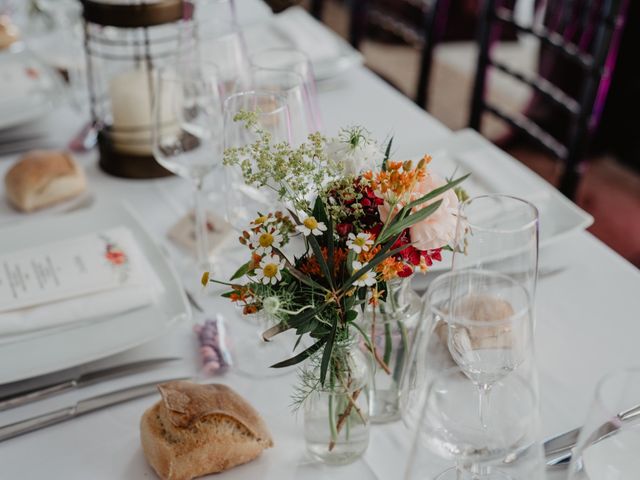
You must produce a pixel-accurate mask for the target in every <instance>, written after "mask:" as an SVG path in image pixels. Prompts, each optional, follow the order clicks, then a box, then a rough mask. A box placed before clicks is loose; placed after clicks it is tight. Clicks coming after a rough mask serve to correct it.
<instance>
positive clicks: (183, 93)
mask: <svg viewBox="0 0 640 480" xmlns="http://www.w3.org/2000/svg"><path fill="white" fill-rule="evenodd" d="M218 82H219V77H218V71H217V69H216V68H215V66H213V65H211V64H192V63H179V64H177V65H175V66H172V67H167V68H163V69H159V70H158V73H157V76H156V81H155V85H154V90H155V92H154V102H153V113H152V119H153V120H152V123H153V125H152V138H153V140H152V141H153V154H154V156H155V159H156V161H157V162H158V163H160V164H161V165H162V166H163V167H165V168H166V169H167V170H170V171H171V172H173V173H175V174H176V175H179V176H181V177H183V178H186V179H188V180H190V181H191V182H192V184H193V185H194V187H195V188H194V190H195V220H196V222H195V223H196V229H195V237H196V250H197V253H196V257H197V267H198V269H199V270H200V272H202V271H205V270H208V269H209V254H208V246H207V236H206V235H207V226H206V215H205V212H204V208H203V204H202V185H203V182H204V178H205V177H206V176H207V175H208V174H209V173H210V172H211V171H213V169H214V168H215V167H216V166H218V165H220V164H221V162H222V146H223V122H222V108H221V102H220V95H219V90H218ZM194 278H195V277H194Z"/></svg>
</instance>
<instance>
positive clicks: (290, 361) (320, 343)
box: [271, 338, 327, 368]
mask: <svg viewBox="0 0 640 480" xmlns="http://www.w3.org/2000/svg"><path fill="white" fill-rule="evenodd" d="M325 343H327V339H326V338H321V339H320V340H318V341H317V342H316V343H314V344H313V345H311V346H310V347H309V348H307V349H306V350H303V351H302V352H300V353H299V354H298V355H296V356H295V357H291V358H289V359H287V360H283V361H282V362H278V363H274V364H273V365H271V368H284V367H290V366H292V365H297V364H298V363H300V362H302V361H304V360H306V359H307V358H309V357H310V356H311V355H313V354H314V353H316V352H317V351H318V350H320V349H321V348H322V346H323V345H324V344H325Z"/></svg>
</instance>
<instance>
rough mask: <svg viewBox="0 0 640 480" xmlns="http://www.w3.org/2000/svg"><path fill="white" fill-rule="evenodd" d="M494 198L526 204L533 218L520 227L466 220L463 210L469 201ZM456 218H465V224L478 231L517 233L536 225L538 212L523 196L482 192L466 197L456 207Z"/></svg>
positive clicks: (538, 216)
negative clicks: (498, 225) (484, 224)
mask: <svg viewBox="0 0 640 480" xmlns="http://www.w3.org/2000/svg"><path fill="white" fill-rule="evenodd" d="M496 198H507V199H510V200H515V201H517V202H519V203H521V204H522V205H524V206H526V207H527V208H529V209H530V210H531V212H532V213H533V218H532V219H531V220H529V221H528V222H527V223H525V224H523V225H521V226H520V227H517V228H487V227H483V226H482V225H478V224H474V223H472V222H470V221H469V220H468V217H467V216H466V215H464V211H465V208H466V207H468V206H469V205H471V203H473V202H474V201H476V200H486V199H496ZM458 218H459V219H460V218H464V219H466V220H467V225H468V226H469V227H470V228H471V229H472V230H474V229H475V230H476V231H478V230H480V231H484V232H494V233H517V232H523V231H526V230H529V229H531V228H532V227H533V226H537V225H538V224H539V222H540V212H539V211H538V207H536V206H535V205H534V204H533V203H531V202H530V201H528V200H525V199H524V198H521V197H516V196H515V195H510V194H505V193H487V194H483V195H477V196H475V197H470V198H467V199H466V200H465V201H464V202H462V203H461V204H460V206H459V207H458Z"/></svg>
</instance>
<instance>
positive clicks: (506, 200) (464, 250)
mask: <svg viewBox="0 0 640 480" xmlns="http://www.w3.org/2000/svg"><path fill="white" fill-rule="evenodd" d="M538 226H539V221H538V210H537V208H536V207H535V206H534V205H533V204H531V203H529V202H527V201H526V200H523V199H521V198H517V197H513V196H510V195H502V194H492V195H481V196H478V197H472V198H470V199H468V200H466V201H464V202H462V203H461V204H460V207H459V210H458V224H457V228H456V239H455V246H456V251H455V253H454V255H453V263H452V268H453V269H454V270H460V269H465V268H476V269H478V268H479V269H483V270H491V271H494V272H499V273H502V274H505V275H508V276H510V277H511V278H513V279H514V280H516V281H517V282H519V283H521V284H522V285H524V286H525V288H526V289H527V292H528V293H529V296H530V297H531V299H532V300H533V299H534V298H535V291H536V282H537V277H538Z"/></svg>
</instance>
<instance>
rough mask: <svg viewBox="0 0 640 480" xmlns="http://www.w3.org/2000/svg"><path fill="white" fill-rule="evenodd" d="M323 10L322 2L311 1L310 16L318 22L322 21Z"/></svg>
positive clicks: (317, 0)
mask: <svg viewBox="0 0 640 480" xmlns="http://www.w3.org/2000/svg"><path fill="white" fill-rule="evenodd" d="M323 9H324V0H311V15H313V16H314V17H315V18H317V19H318V20H322V11H323Z"/></svg>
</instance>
